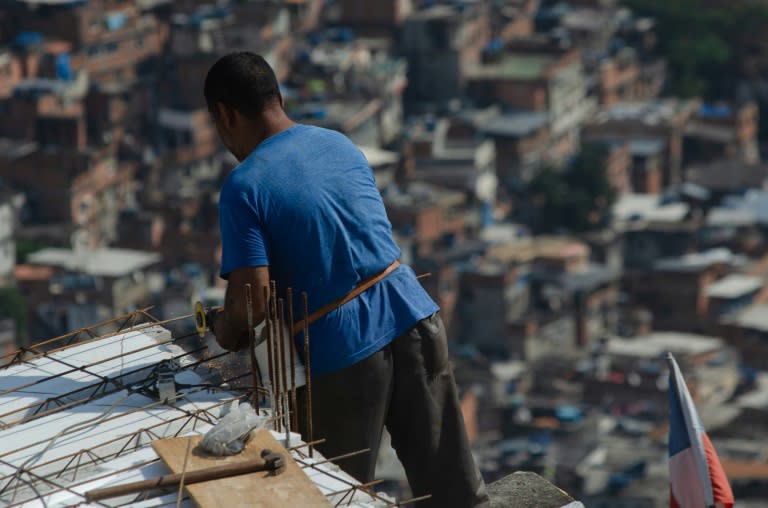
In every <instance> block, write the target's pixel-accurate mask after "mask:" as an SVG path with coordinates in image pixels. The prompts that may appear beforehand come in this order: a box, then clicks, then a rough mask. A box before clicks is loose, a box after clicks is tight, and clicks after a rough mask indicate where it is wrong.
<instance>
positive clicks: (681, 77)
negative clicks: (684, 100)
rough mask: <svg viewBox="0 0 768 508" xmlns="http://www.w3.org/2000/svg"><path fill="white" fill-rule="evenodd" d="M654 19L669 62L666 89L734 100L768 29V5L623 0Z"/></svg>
mask: <svg viewBox="0 0 768 508" xmlns="http://www.w3.org/2000/svg"><path fill="white" fill-rule="evenodd" d="M624 4H625V5H627V6H628V7H630V8H631V9H632V10H633V11H634V12H636V13H637V14H640V15H643V16H649V17H652V18H654V19H655V21H656V35H657V40H658V52H659V54H660V56H662V57H664V58H666V60H667V61H668V63H669V81H668V86H667V88H668V90H667V92H669V93H671V94H673V95H680V96H683V97H693V96H702V97H704V98H706V99H722V98H731V97H732V95H733V92H734V90H735V89H736V87H735V84H736V83H738V81H739V80H740V79H742V78H743V77H745V76H744V75H745V66H744V59H745V57H747V56H748V55H749V53H750V52H751V51H753V48H754V41H756V40H761V39H762V38H763V37H764V33H765V31H766V28H768V7H766V6H765V5H760V4H758V3H756V2H750V1H746V0H722V1H720V2H718V1H715V0H711V1H709V2H707V3H706V5H702V4H703V2H701V0H674V1H671V0H624Z"/></svg>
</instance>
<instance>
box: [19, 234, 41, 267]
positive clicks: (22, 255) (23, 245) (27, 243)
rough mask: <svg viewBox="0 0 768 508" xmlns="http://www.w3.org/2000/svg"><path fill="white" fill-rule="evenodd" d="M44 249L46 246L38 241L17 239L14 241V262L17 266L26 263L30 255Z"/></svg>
mask: <svg viewBox="0 0 768 508" xmlns="http://www.w3.org/2000/svg"><path fill="white" fill-rule="evenodd" d="M44 247H47V245H46V244H45V243H44V242H41V241H39V240H28V239H24V238H19V239H18V240H16V262H17V263H19V264H22V263H26V262H27V257H28V256H29V255H30V254H32V253H33V252H35V251H38V250H40V249H42V248H44Z"/></svg>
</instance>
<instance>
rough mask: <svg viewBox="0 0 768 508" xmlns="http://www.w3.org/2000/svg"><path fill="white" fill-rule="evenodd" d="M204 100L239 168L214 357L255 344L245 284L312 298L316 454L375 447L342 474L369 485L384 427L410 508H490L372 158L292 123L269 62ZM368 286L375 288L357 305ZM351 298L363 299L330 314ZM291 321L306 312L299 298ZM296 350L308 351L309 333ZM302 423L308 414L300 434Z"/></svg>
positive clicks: (225, 192)
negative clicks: (416, 500) (418, 499)
mask: <svg viewBox="0 0 768 508" xmlns="http://www.w3.org/2000/svg"><path fill="white" fill-rule="evenodd" d="M204 88H205V89H204V93H205V100H206V102H207V104H208V109H209V111H210V114H211V118H212V121H213V123H214V124H215V125H216V129H217V130H218V133H219V136H220V137H221V140H222V142H223V143H224V145H225V146H226V147H227V149H228V150H229V151H230V152H232V154H233V155H234V156H235V157H236V158H237V160H238V161H239V162H240V164H239V165H238V166H237V167H236V168H235V169H234V170H232V172H231V173H230V174H229V175H228V177H227V179H226V182H225V183H224V185H223V187H222V189H221V194H220V198H219V221H220V228H221V242H222V255H221V277H223V278H224V279H227V281H228V285H227V291H226V296H225V303H224V307H223V310H221V311H220V312H219V313H217V314H215V315H214V316H213V318H212V325H213V326H212V329H213V333H214V334H215V336H216V339H217V341H218V342H219V344H220V345H221V346H222V347H224V348H226V349H229V350H233V351H237V350H242V349H244V348H245V347H246V346H247V345H248V338H249V326H248V311H247V309H246V303H245V302H246V300H245V298H244V287H245V285H246V284H251V286H252V287H254V288H263V287H265V286H267V284H268V283H269V281H270V280H274V281H276V283H277V288H278V293H281V292H284V291H285V289H286V288H289V287H290V288H293V290H294V295H298V294H299V293H301V292H307V293H308V295H309V311H310V313H317V312H318V311H319V312H321V314H323V315H322V317H320V318H319V319H317V320H316V321H315V322H313V323H312V324H311V325H310V331H311V333H310V336H311V350H310V351H311V359H312V362H311V369H312V372H311V375H312V399H313V415H312V416H313V425H314V435H315V436H318V437H323V438H325V443H323V444H322V445H320V446H318V448H319V449H320V451H321V452H322V453H323V454H324V455H326V456H327V457H332V456H336V455H341V454H344V453H348V452H352V451H357V450H361V449H365V448H369V449H370V450H371V452H370V453H368V454H364V455H359V456H356V457H351V458H348V459H345V461H344V469H345V470H346V471H347V472H348V473H350V474H351V475H353V476H354V477H355V478H357V479H358V480H359V481H361V482H367V481H371V480H372V479H373V475H374V468H375V463H376V455H377V452H378V449H379V442H380V439H381V434H382V430H383V427H384V425H386V427H387V429H388V431H389V432H390V434H391V436H392V445H393V447H394V449H395V451H396V452H397V455H398V457H399V459H400V461H401V462H402V463H403V466H404V468H405V471H406V475H407V477H408V481H409V483H410V486H411V490H412V492H413V494H414V496H422V495H427V494H431V496H432V497H431V499H430V500H429V501H426V502H424V503H423V504H421V505H420V506H435V507H441V508H444V507H454V506H455V507H474V506H488V505H489V501H488V497H487V494H486V492H485V485H484V483H483V480H482V477H481V476H480V472H479V470H478V468H477V466H476V465H475V462H474V460H473V457H472V454H471V452H470V448H469V442H468V439H467V436H466V431H465V428H464V421H463V418H462V415H461V411H460V406H459V401H458V396H457V391H456V385H455V382H454V378H453V373H452V371H451V367H450V365H449V361H448V349H447V345H446V336H445V329H444V327H443V323H442V321H441V319H440V316H439V314H438V307H437V305H436V304H435V303H434V302H433V301H432V299H431V298H430V297H429V296H428V295H427V293H426V292H425V291H424V289H423V288H422V287H421V285H420V283H419V282H418V281H417V279H416V276H415V274H414V272H413V271H412V270H411V269H410V268H409V267H407V266H405V265H402V264H398V261H397V260H398V258H399V257H400V249H399V248H398V247H397V245H396V243H395V241H394V240H393V238H392V228H391V225H390V223H389V220H388V219H387V215H386V212H385V209H384V204H383V202H382V199H381V196H380V194H379V192H378V190H377V188H376V185H375V181H374V177H373V172H372V170H371V168H370V166H369V164H368V162H367V160H366V159H365V157H364V156H363V154H362V153H361V152H360V150H359V149H357V148H356V147H355V145H354V144H353V143H352V142H351V141H350V140H349V139H347V138H346V137H345V136H344V135H343V134H340V133H338V132H335V131H331V130H327V129H322V128H319V127H314V126H309V125H301V124H298V123H294V122H293V121H291V119H290V118H289V117H288V116H287V115H286V113H285V111H284V109H283V100H282V96H281V94H280V90H279V87H278V83H277V79H276V77H275V74H274V72H273V70H272V69H271V68H270V66H269V65H268V64H267V63H266V62H265V61H264V59H263V58H262V57H261V56H258V55H256V54H253V53H248V52H241V53H233V54H229V55H226V56H224V57H222V58H221V59H220V60H218V61H217V62H216V63H215V64H214V65H213V66H212V67H211V69H210V70H209V71H208V75H207V76H206V78H205V87H204ZM368 286H370V287H368ZM361 287H368V288H367V289H366V290H365V291H363V292H361V293H360V294H356V293H355V292H356V289H359V288H361ZM358 292H359V291H358ZM283 295H284V293H282V294H281V296H283ZM348 295H351V296H354V298H352V299H351V300H349V301H348V302H347V303H344V304H343V305H341V306H335V305H334V303H333V302H338V301H339V300H341V299H344V297H345V296H348ZM252 301H253V309H252V312H253V314H252V319H253V321H252V322H253V323H259V322H261V321H262V320H263V319H264V316H265V302H264V296H263V292H262V291H261V290H256V291H253V300H252ZM294 308H297V309H298V308H301V306H300V302H299V301H298V299H297V301H295V302H294ZM295 338H296V340H297V343H303V338H302V334H298V335H297V336H296V337H295ZM299 351H301V348H299ZM299 396H300V397H303V396H305V395H304V394H303V391H302V390H300V391H299ZM300 407H304V406H303V404H300ZM306 420H307V419H306V418H305V417H303V416H302V415H300V418H299V421H300V424H304V423H306ZM304 435H306V434H304Z"/></svg>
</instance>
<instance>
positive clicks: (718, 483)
mask: <svg viewBox="0 0 768 508" xmlns="http://www.w3.org/2000/svg"><path fill="white" fill-rule="evenodd" d="M701 440H702V442H703V443H704V451H705V452H706V454H707V466H708V468H709V479H710V482H711V483H712V497H713V499H714V501H715V504H718V503H719V504H722V505H723V506H724V507H725V508H732V507H733V491H731V485H730V484H729V483H728V477H726V476H725V471H723V466H722V465H721V464H720V459H719V458H718V457H717V452H716V451H715V447H714V446H712V441H710V440H709V436H707V434H706V433H703V434H702V435H701ZM670 506H672V505H671V504H670Z"/></svg>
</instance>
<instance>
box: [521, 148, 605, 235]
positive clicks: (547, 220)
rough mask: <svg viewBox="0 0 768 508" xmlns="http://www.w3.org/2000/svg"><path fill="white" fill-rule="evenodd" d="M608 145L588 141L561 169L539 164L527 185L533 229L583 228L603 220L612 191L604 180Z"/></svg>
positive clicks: (602, 223)
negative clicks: (536, 172)
mask: <svg viewBox="0 0 768 508" xmlns="http://www.w3.org/2000/svg"><path fill="white" fill-rule="evenodd" d="M608 155H609V152H608V147H607V146H606V145H603V144H588V145H584V146H583V147H582V151H581V153H580V154H579V156H578V157H577V158H576V159H575V160H574V161H573V163H572V164H571V166H570V167H569V168H568V169H567V170H565V171H558V170H557V169H555V168H552V167H545V168H543V169H542V170H541V171H540V172H539V173H538V174H537V175H536V176H535V177H534V178H533V179H532V180H531V182H530V184H529V185H528V189H527V196H528V201H529V203H530V205H529V206H530V208H531V215H532V217H531V228H532V229H533V231H534V232H536V233H551V232H556V231H560V230H566V231H570V232H574V233H577V232H584V231H589V230H592V229H597V228H600V227H602V226H603V225H604V224H605V221H606V219H607V216H608V211H609V210H610V207H611V205H613V203H614V201H615V199H616V193H615V191H614V189H613V188H612V187H611V184H610V182H609V180H608V174H607V167H606V162H607V159H608Z"/></svg>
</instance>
